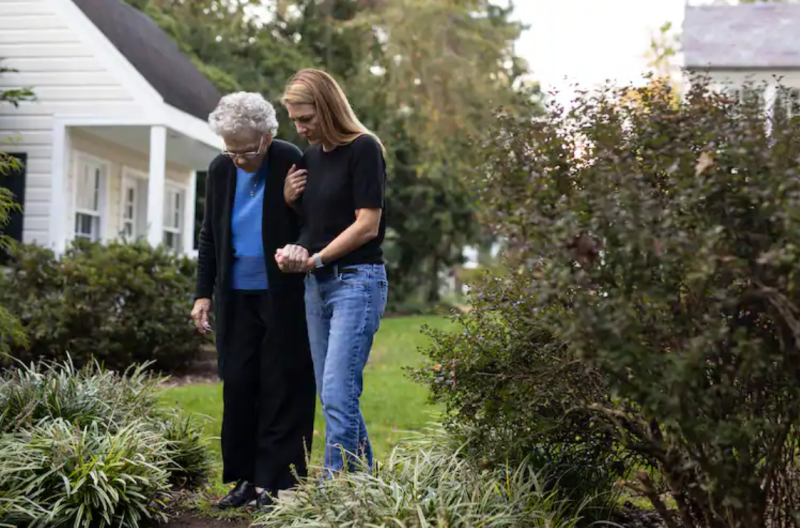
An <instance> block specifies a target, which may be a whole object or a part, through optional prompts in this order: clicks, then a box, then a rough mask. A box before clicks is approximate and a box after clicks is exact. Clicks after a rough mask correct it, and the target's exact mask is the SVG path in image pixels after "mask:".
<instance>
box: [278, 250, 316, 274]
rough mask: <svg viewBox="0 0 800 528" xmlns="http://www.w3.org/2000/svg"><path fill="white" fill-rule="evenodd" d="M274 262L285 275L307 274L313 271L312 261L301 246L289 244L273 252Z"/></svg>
mask: <svg viewBox="0 0 800 528" xmlns="http://www.w3.org/2000/svg"><path fill="white" fill-rule="evenodd" d="M275 262H277V263H278V267H279V268H280V270H281V271H284V272H287V273H308V272H309V271H311V270H312V269H314V261H313V259H312V258H311V257H310V256H309V254H308V250H307V249H306V248H304V247H303V246H298V245H295V244H289V245H287V246H284V247H283V248H279V249H278V250H277V251H276V252H275Z"/></svg>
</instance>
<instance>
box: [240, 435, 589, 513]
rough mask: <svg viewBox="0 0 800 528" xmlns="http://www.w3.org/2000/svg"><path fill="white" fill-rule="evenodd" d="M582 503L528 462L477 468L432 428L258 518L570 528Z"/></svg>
mask: <svg viewBox="0 0 800 528" xmlns="http://www.w3.org/2000/svg"><path fill="white" fill-rule="evenodd" d="M581 509H582V505H581V504H573V503H571V502H569V501H564V500H561V499H560V498H559V497H558V496H557V495H556V494H555V493H550V492H547V491H545V489H544V487H543V486H542V485H541V475H540V474H539V473H538V471H537V469H536V468H535V467H534V466H531V465H530V464H529V463H527V462H523V463H522V464H521V465H520V466H519V467H511V466H505V467H498V468H496V469H494V470H492V471H487V470H483V469H481V468H480V467H479V466H478V465H477V464H475V463H474V462H473V461H472V460H471V459H470V458H468V457H464V456H461V455H460V446H459V445H458V444H454V442H453V437H450V436H449V435H445V434H443V432H442V431H440V430H436V431H428V432H427V433H426V434H425V435H420V436H419V437H418V438H417V439H415V440H413V441H410V442H407V443H406V444H405V445H401V446H399V447H397V448H395V450H394V451H393V452H392V454H391V455H390V457H389V458H388V460H387V461H386V462H385V464H379V465H378V466H377V468H376V470H375V472H374V474H369V473H368V472H366V471H361V472H353V473H347V474H345V475H343V476H341V477H337V478H335V479H333V480H330V481H327V482H326V483H325V485H324V487H321V486H319V485H318V483H317V482H316V481H315V480H310V481H309V482H307V483H304V484H303V485H301V487H300V488H299V489H298V490H297V492H296V493H294V494H293V496H292V498H291V500H289V501H279V503H278V506H277V508H275V509H274V510H273V511H272V512H270V513H268V514H267V515H264V516H262V517H261V518H259V519H258V520H257V521H256V525H258V526H265V527H279V526H280V527H284V526H285V527H309V528H310V527H312V526H396V527H398V528H412V527H414V528H416V527H422V526H448V527H452V528H467V527H469V528H478V527H499V526H515V527H537V526H541V527H545V526H547V527H552V528H572V527H575V526H581V523H582V521H583V520H584V518H583V515H582V513H581Z"/></svg>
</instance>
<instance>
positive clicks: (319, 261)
mask: <svg viewBox="0 0 800 528" xmlns="http://www.w3.org/2000/svg"><path fill="white" fill-rule="evenodd" d="M311 258H312V259H314V267H315V268H317V269H319V268H321V267H323V266H324V265H325V263H324V262H322V257H321V256H320V255H319V253H314V254H313V255H311Z"/></svg>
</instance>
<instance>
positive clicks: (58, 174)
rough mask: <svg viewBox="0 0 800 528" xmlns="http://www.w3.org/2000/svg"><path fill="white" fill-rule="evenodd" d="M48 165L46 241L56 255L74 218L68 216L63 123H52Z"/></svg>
mask: <svg viewBox="0 0 800 528" xmlns="http://www.w3.org/2000/svg"><path fill="white" fill-rule="evenodd" d="M52 152H53V153H52V157H51V161H50V163H51V167H50V219H49V221H50V225H49V226H48V238H49V240H48V242H49V245H50V247H51V248H52V249H53V251H55V253H56V254H57V255H61V254H63V253H64V251H65V250H66V248H67V243H68V242H69V240H71V239H72V238H73V236H74V233H75V218H74V216H75V215H74V214H73V215H72V217H70V216H69V214H70V212H69V210H70V208H69V203H68V199H67V197H68V195H67V192H66V190H67V178H68V177H69V168H70V166H71V164H70V141H69V134H68V133H67V127H66V126H65V125H64V124H63V123H58V122H57V123H56V124H55V125H53V151H52Z"/></svg>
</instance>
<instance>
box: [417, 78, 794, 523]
mask: <svg viewBox="0 0 800 528" xmlns="http://www.w3.org/2000/svg"><path fill="white" fill-rule="evenodd" d="M746 88H747V87H746ZM746 93H747V91H746ZM639 94H640V97H638V98H631V97H629V95H630V89H629V88H625V89H621V90H619V89H615V88H612V87H609V88H607V89H605V90H602V91H601V92H600V93H597V94H594V95H588V94H584V95H583V96H582V97H580V98H579V99H578V100H577V101H576V102H575V105H574V107H573V108H572V109H571V110H568V111H567V110H563V109H561V108H558V107H555V106H554V107H551V109H550V112H549V115H548V117H547V118H546V119H542V120H537V121H531V120H529V119H519V118H516V117H514V116H510V115H503V116H500V118H499V120H498V124H497V129H496V130H493V131H491V132H492V133H491V134H490V137H491V138H492V139H490V140H489V142H488V144H487V145H486V151H485V152H486V155H487V167H486V169H487V170H486V171H485V172H484V174H483V176H482V181H480V182H479V184H480V188H481V189H482V196H481V199H482V202H483V203H484V204H485V205H486V206H487V220H488V221H489V222H490V223H491V225H492V226H494V227H495V228H496V229H497V230H498V231H499V233H500V234H502V235H503V236H505V237H506V239H507V240H508V241H509V243H510V247H511V248H513V250H514V251H513V253H512V255H513V259H512V260H511V261H510V263H509V265H510V269H511V270H512V271H513V272H514V273H516V274H517V275H516V277H513V278H507V279H503V280H501V279H497V280H493V281H488V282H487V283H485V284H484V285H483V286H481V287H479V288H477V289H478V293H477V294H476V296H475V298H474V301H473V303H474V306H475V308H476V309H475V310H473V311H472V312H471V313H469V314H466V315H461V316H460V318H461V320H462V321H463V322H464V327H465V335H464V336H458V337H456V336H450V337H440V338H439V341H438V344H437V345H435V346H434V347H433V348H432V349H430V350H429V355H430V357H431V360H432V361H431V363H432V364H431V365H430V367H429V368H428V369H427V370H426V371H424V372H421V373H419V375H420V377H422V378H424V379H425V380H427V382H428V383H430V384H431V386H432V388H433V389H434V391H435V393H436V395H437V397H438V398H440V399H443V400H445V401H446V402H447V404H448V407H449V408H450V410H451V412H452V414H453V416H454V417H455V418H456V419H461V420H464V419H466V420H467V421H472V422H475V423H477V424H479V425H480V426H481V427H482V428H483V429H484V430H485V431H486V432H487V434H488V433H494V431H493V429H492V425H491V420H490V419H489V418H488V416H491V415H494V416H497V417H500V420H499V425H498V427H497V428H495V429H501V431H500V433H502V434H503V436H504V437H511V438H514V437H516V439H518V441H519V442H520V443H521V444H522V445H526V444H531V443H536V442H540V441H547V442H549V444H550V445H555V446H557V447H559V448H561V447H562V446H564V445H570V444H572V443H574V442H570V440H569V437H568V436H566V435H565V433H569V432H574V431H575V430H576V428H577V427H578V426H580V425H581V424H584V425H585V429H584V430H583V432H581V434H580V435H579V436H578V437H577V438H575V439H574V440H575V442H577V444H578V446H577V447H583V448H585V449H588V451H589V452H596V451H597V449H596V448H599V450H600V451H602V450H603V449H605V451H606V453H607V454H608V456H611V457H615V456H617V455H622V456H623V458H631V459H633V460H634V461H635V464H633V467H634V468H635V469H637V471H634V472H633V473H632V474H631V475H630V477H631V478H629V479H628V480H627V481H626V482H625V483H626V484H627V485H628V486H629V487H631V488H632V489H635V490H636V491H638V492H640V493H642V494H643V495H645V496H647V497H648V498H649V499H650V500H651V501H652V503H653V504H654V506H655V507H656V508H657V509H658V511H659V512H660V515H661V516H662V518H663V520H664V521H665V523H666V525H667V526H669V527H676V526H684V527H686V528H688V527H718V526H729V527H742V528H745V527H747V528H750V527H763V526H765V525H770V526H788V525H794V523H795V522H796V520H795V519H793V518H792V515H794V514H796V512H797V506H798V505H797V500H796V499H797V497H796V490H797V485H796V475H795V470H794V464H795V460H794V459H795V456H796V452H797V448H798V446H797V440H798V436H797V434H796V425H797V423H798V418H800V346H798V340H797V337H798V335H800V321H799V320H798V318H799V317H800V311H799V309H798V306H800V289H798V285H799V283H798V278H799V277H800V274H798V271H800V158H799V157H798V152H800V131H799V130H798V129H797V127H796V126H794V125H795V123H794V122H793V120H791V119H788V118H777V119H774V120H768V118H767V117H766V116H765V114H764V112H763V108H762V107H761V106H760V102H759V98H756V97H745V98H744V99H743V100H742V101H738V100H736V101H734V100H731V99H730V98H728V97H726V96H725V95H724V94H720V93H717V92H714V91H712V90H711V89H710V88H709V85H708V83H707V82H706V81H705V80H704V79H701V78H696V79H693V83H692V88H691V90H690V92H689V93H688V95H687V96H686V97H685V98H684V99H683V100H682V101H681V102H680V103H679V104H676V103H675V100H674V98H672V96H671V94H670V93H669V90H668V89H667V88H666V87H665V86H663V85H661V86H658V85H656V86H653V87H650V88H648V89H641V90H639ZM512 380H513V381H512ZM471 414H475V416H474V417H471ZM526 427H527V428H526ZM607 438H610V439H611V441H607V440H606V439H607ZM637 466H638V467H644V468H647V467H652V468H656V469H657V470H658V474H659V477H660V478H658V479H653V478H651V476H650V473H649V472H646V471H638V468H637ZM664 492H666V493H668V494H669V495H670V497H671V499H672V500H673V502H674V505H675V508H674V509H669V508H668V505H667V504H666V501H665V500H664V499H663V493H664Z"/></svg>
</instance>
